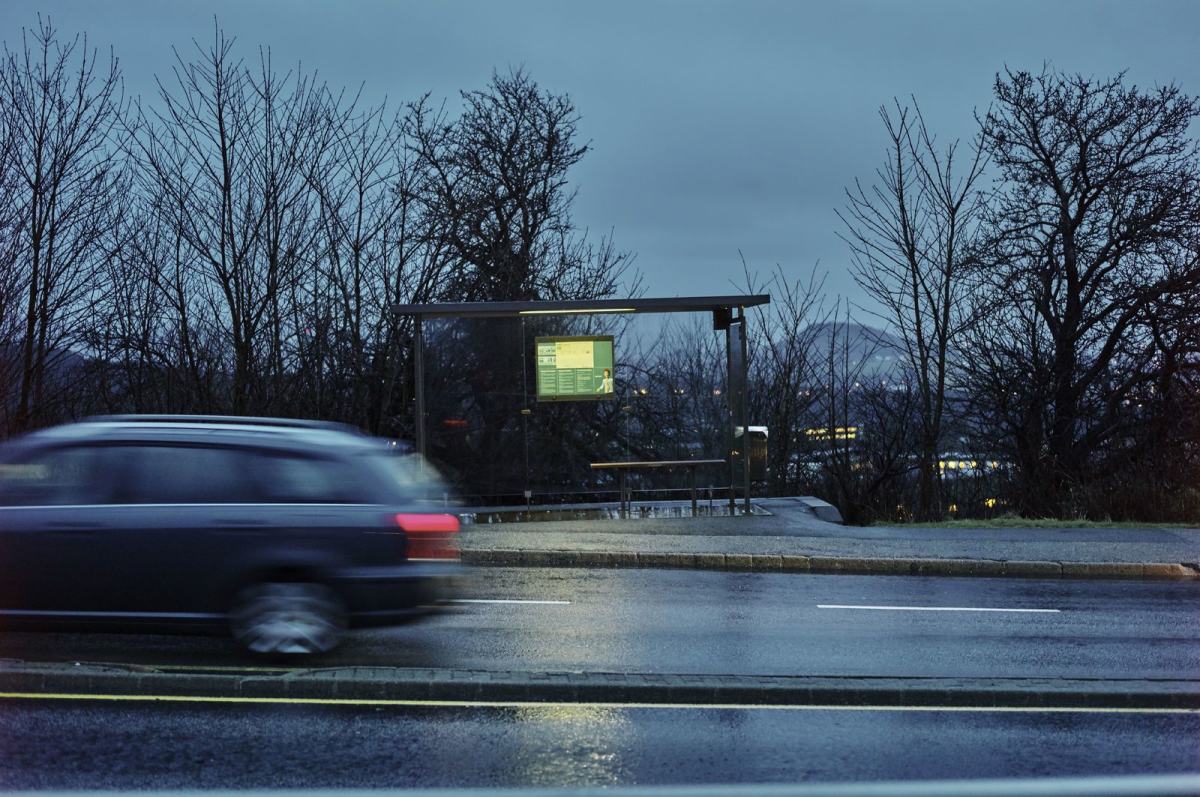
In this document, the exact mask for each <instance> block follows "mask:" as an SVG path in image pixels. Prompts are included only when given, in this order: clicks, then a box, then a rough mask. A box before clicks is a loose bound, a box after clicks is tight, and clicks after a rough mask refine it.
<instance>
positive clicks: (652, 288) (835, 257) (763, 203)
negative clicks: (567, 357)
mask: <svg viewBox="0 0 1200 797" xmlns="http://www.w3.org/2000/svg"><path fill="white" fill-rule="evenodd" d="M39 11H41V12H43V13H48V14H49V15H50V16H51V18H52V19H53V20H54V21H55V22H56V24H57V25H58V26H59V27H60V28H61V29H62V30H63V32H64V33H73V32H86V33H88V35H89V37H90V40H91V43H92V44H95V45H98V46H101V47H107V46H109V45H111V46H112V47H113V48H114V50H115V52H116V54H117V56H118V57H119V58H120V61H121V66H122V69H123V72H124V75H125V80H126V87H127V91H128V92H129V93H132V94H142V95H143V96H150V95H152V94H153V93H154V84H153V79H154V75H155V74H156V73H159V74H165V73H166V72H167V71H168V70H169V69H170V66H171V64H172V59H173V56H172V54H171V47H172V46H176V47H179V48H180V49H181V50H184V51H187V50H188V48H190V47H191V44H190V41H191V39H193V38H197V39H200V40H201V41H209V40H211V35H212V26H213V16H214V15H215V16H216V17H217V18H218V19H219V22H220V24H221V26H222V27H223V28H224V29H225V31H226V33H227V34H230V35H233V36H236V37H237V39H238V44H239V51H240V53H241V54H242V55H244V56H246V57H248V58H249V57H253V56H254V54H255V51H256V47H257V46H258V45H260V44H261V45H268V46H270V47H271V49H272V52H273V56H274V59H275V62H276V63H277V64H280V65H283V64H289V63H295V62H302V63H303V65H304V67H305V68H306V69H316V70H318V71H319V73H320V74H321V75H322V76H323V77H324V78H325V80H327V81H328V82H329V83H330V84H332V85H334V86H349V87H357V86H358V85H360V84H364V85H365V97H366V98H367V99H369V100H372V101H377V100H381V99H383V98H384V97H387V98H388V99H389V101H390V102H391V103H393V104H398V103H402V102H405V101H407V100H410V99H413V98H415V97H417V96H419V95H420V94H422V93H423V92H426V91H429V92H432V93H433V94H434V95H435V96H441V97H452V96H455V95H456V94H457V92H458V91H459V90H460V89H474V88H480V87H483V86H484V85H485V84H486V83H487V81H488V79H489V77H490V74H491V72H492V70H493V68H499V69H502V70H504V69H508V68H509V67H510V66H524V67H526V68H527V69H528V70H529V71H530V73H531V74H532V75H533V77H534V79H535V80H537V81H538V82H539V83H540V84H541V85H542V86H543V87H545V88H548V89H550V90H552V91H555V92H566V93H568V94H570V95H571V97H572V98H573V100H574V101H575V104H576V106H577V107H578V110H579V113H580V115H581V117H582V121H581V124H580V130H581V132H582V134H583V136H584V138H585V139H587V140H589V141H590V142H591V144H592V146H593V150H592V152H591V153H590V154H589V155H588V156H587V157H586V158H585V160H584V161H583V163H582V164H581V165H580V166H578V167H577V169H576V171H575V173H574V183H575V186H576V187H577V188H578V190H579V196H578V200H577V204H576V214H575V215H576V220H577V221H578V222H579V223H580V224H581V225H583V226H587V227H589V228H590V229H591V230H592V231H593V232H594V233H599V232H605V233H606V232H608V231H609V230H610V229H611V230H612V231H613V234H614V236H615V239H616V241H617V243H618V245H619V246H620V247H622V248H626V249H630V250H633V251H634V252H636V254H637V267H638V268H639V269H640V270H641V271H642V272H643V274H644V275H645V284H646V288H647V293H648V294H649V295H652V296H653V295H662V296H672V295H682V294H701V293H727V292H729V291H730V290H731V281H737V282H740V277H741V265H740V262H739V260H738V251H739V250H741V251H742V252H743V253H744V254H745V256H746V258H747V260H748V261H749V263H750V265H751V266H752V267H753V268H756V269H759V270H762V271H766V270H769V269H771V268H772V267H774V266H775V265H776V264H778V265H780V266H782V267H783V268H784V269H785V270H786V271H788V272H789V273H793V274H799V273H800V272H802V271H807V270H809V269H811V268H812V267H813V265H814V264H815V263H817V262H818V261H819V262H820V264H821V267H822V268H823V269H826V270H828V272H829V282H828V286H829V288H830V289H831V290H832V291H834V292H839V293H842V294H845V295H847V296H850V297H851V298H854V299H857V298H858V297H859V293H858V291H857V289H856V288H855V287H854V285H853V282H852V280H851V279H850V277H849V276H848V275H847V273H846V270H845V269H846V262H847V257H846V247H845V244H844V243H843V242H842V241H841V240H840V239H839V238H838V237H837V235H836V233H837V230H838V225H839V222H838V220H837V217H836V216H835V215H834V210H835V208H837V207H838V206H840V205H841V203H842V199H843V193H842V191H843V188H844V186H846V185H847V184H849V183H851V182H853V180H854V179H855V178H856V177H863V178H870V177H871V174H872V171H873V170H874V169H875V168H876V166H877V165H878V164H879V162H880V161H881V158H882V157H883V152H884V140H883V135H882V129H881V126H880V123H879V120H878V117H877V110H878V108H879V106H880V104H881V103H886V102H890V100H891V98H893V97H901V98H907V97H908V96H909V95H915V96H916V97H917V99H918V100H919V101H920V103H921V105H922V107H923V109H924V111H925V114H926V118H927V120H928V121H929V122H930V124H931V126H932V127H933V128H934V129H935V130H936V131H938V132H939V135H940V136H941V137H942V138H945V139H949V138H954V137H963V138H969V137H970V135H971V133H972V130H973V125H974V122H973V116H972V115H973V112H974V111H975V110H976V109H983V108H985V107H986V106H987V104H988V101H989V97H990V91H991V85H992V81H993V79H994V76H995V73H996V72H997V71H998V70H1000V69H1002V68H1003V67H1004V66H1005V65H1008V66H1009V67H1010V68H1014V69H1031V70H1037V69H1040V68H1041V65H1042V64H1043V63H1044V62H1049V63H1051V64H1052V66H1054V67H1056V68H1059V69H1062V70H1065V71H1069V72H1082V73H1085V74H1089V75H1096V76H1107V75H1111V74H1113V73H1115V72H1117V71H1119V70H1122V69H1125V70H1128V73H1129V78H1130V80H1131V81H1132V82H1135V83H1137V84H1139V85H1145V86H1151V85H1156V84H1163V83H1168V82H1176V83H1178V84H1179V85H1181V86H1182V88H1183V89H1184V91H1186V92H1189V93H1200V2H1188V1H1185V0H1179V1H1178V2H1149V1H1146V0H1141V1H1139V2H1133V0H1130V1H1129V2H1068V1H1067V0H1056V1H1054V2H1052V1H1051V0H1040V1H1039V2H1021V1H1019V0H1002V2H979V1H978V0H974V1H973V2H965V1H962V0H956V1H954V2H917V0H910V1H909V2H833V0H829V2H823V3H810V2H747V1H746V0H742V1H740V2H649V0H643V1H642V2H614V0H594V1H593V2H566V1H565V0H548V1H547V2H515V1H513V0H507V1H505V2H501V1H500V0H493V1H489V2H402V1H401V0H370V1H367V0H340V1H339V2H333V1H330V2H321V1H319V0H286V1H285V0H274V1H272V2H267V1H265V0H259V1H256V0H231V1H230V2H215V1H209V2H199V1H193V2H166V0H154V1H153V2H149V1H144V2H138V1H134V0H105V1H104V2H92V1H90V0H88V1H83V0H76V1H68V0H46V1H45V2H18V0H5V1H4V2H3V3H0V37H2V38H3V39H4V41H5V42H6V43H7V44H8V45H9V46H10V47H11V46H13V45H14V44H15V43H18V42H19V37H20V29H21V28H22V27H24V26H28V25H30V24H32V23H33V22H34V21H35V20H36V15H37V13H38V12H39Z"/></svg>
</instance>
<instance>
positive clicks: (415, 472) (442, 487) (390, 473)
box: [364, 451, 446, 503]
mask: <svg viewBox="0 0 1200 797" xmlns="http://www.w3.org/2000/svg"><path fill="white" fill-rule="evenodd" d="M364 459H365V460H366V462H367V463H368V464H369V466H370V469H371V470H372V471H373V472H374V473H376V474H377V475H378V478H379V480H380V481H381V482H382V489H383V490H384V492H385V494H386V497H387V499H388V500H391V501H417V502H430V501H436V502H439V503H440V502H443V501H444V500H445V498H446V483H445V481H443V479H442V476H441V474H440V473H438V471H437V469H436V468H434V467H433V465H431V464H430V463H429V462H428V460H423V459H422V457H421V456H420V455H419V454H394V453H390V452H386V451H381V452H376V453H370V454H366V455H364Z"/></svg>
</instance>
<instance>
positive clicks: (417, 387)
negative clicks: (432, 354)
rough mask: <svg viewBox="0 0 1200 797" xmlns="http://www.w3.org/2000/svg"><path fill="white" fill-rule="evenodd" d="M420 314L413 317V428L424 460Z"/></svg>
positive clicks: (422, 351) (422, 367) (423, 383)
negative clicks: (414, 403)
mask: <svg viewBox="0 0 1200 797" xmlns="http://www.w3.org/2000/svg"><path fill="white" fill-rule="evenodd" d="M421 326H422V319H421V316H419V315H418V316H414V317H413V397H414V398H415V400H416V407H414V408H413V429H414V433H415V434H414V436H415V437H416V442H417V453H418V454H420V455H421V461H422V462H424V461H425V456H426V451H425V446H426V443H425V341H424V334H423V331H422V329H421Z"/></svg>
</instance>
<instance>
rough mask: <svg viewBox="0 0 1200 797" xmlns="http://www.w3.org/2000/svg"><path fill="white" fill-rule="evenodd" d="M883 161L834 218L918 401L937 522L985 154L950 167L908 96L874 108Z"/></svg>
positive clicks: (923, 510) (922, 483) (974, 151)
mask: <svg viewBox="0 0 1200 797" xmlns="http://www.w3.org/2000/svg"><path fill="white" fill-rule="evenodd" d="M879 116H880V118H881V119H882V120H883V125H884V129H885V130H886V131H887V137H888V160H887V162H886V164H885V165H884V166H883V167H881V168H880V169H878V170H876V173H875V174H876V179H877V182H876V183H875V184H874V185H872V186H871V187H870V188H866V187H864V186H863V185H862V183H860V182H857V181H856V182H855V187H854V189H853V190H850V189H847V191H846V196H847V205H846V208H845V210H844V211H839V212H838V215H839V218H841V220H842V222H843V224H844V225H845V227H846V231H845V232H844V233H842V238H843V240H845V241H846V242H847V243H848V244H849V246H850V251H851V258H852V260H851V270H852V272H853V274H854V278H855V281H856V282H857V283H858V284H859V286H861V287H862V288H863V290H864V291H866V292H867V294H868V295H869V296H870V297H871V298H872V299H874V300H875V301H876V302H878V304H879V306H880V307H881V308H883V309H882V310H881V311H880V312H879V317H880V318H881V319H882V320H883V321H884V322H885V323H886V324H887V325H888V327H889V328H891V329H894V330H895V331H896V333H897V334H898V335H899V337H900V339H901V341H902V342H903V347H904V348H903V350H904V354H905V357H906V359H907V366H908V368H909V370H910V372H911V374H912V383H913V387H914V388H915V390H916V394H917V397H918V399H919V401H920V407H921V412H920V415H919V422H920V427H921V428H920V436H919V444H918V446H917V468H918V482H917V484H918V490H917V517H918V519H920V520H933V519H938V518H940V516H941V514H942V507H941V502H940V497H939V490H938V475H939V474H938V454H939V451H940V449H941V447H942V429H943V419H944V416H945V412H946V392H947V384H948V378H949V374H950V369H951V366H952V363H951V360H950V358H951V355H952V350H953V347H954V344H955V342H956V339H957V338H958V336H959V335H960V334H961V332H962V330H963V329H964V328H966V327H967V326H968V325H969V324H970V323H971V322H972V320H973V315H972V314H971V313H970V312H969V309H970V308H971V306H972V305H971V304H970V303H969V302H968V301H966V299H967V296H968V293H969V291H970V280H969V278H968V274H969V269H970V267H971V262H972V249H973V247H974V246H975V243H976V242H975V238H976V232H977V227H978V223H979V220H980V218H981V216H982V211H983V209H984V204H983V201H982V195H981V193H980V192H979V190H978V188H977V184H978V182H979V180H980V177H981V176H982V174H983V171H984V166H985V158H984V154H983V150H982V148H981V147H980V146H979V142H975V144H974V145H973V146H972V147H971V149H970V151H969V152H968V153H967V158H966V161H965V165H963V166H960V164H959V163H956V158H957V157H958V154H959V144H958V142H957V141H956V142H953V143H951V144H950V145H948V146H947V147H945V149H941V148H939V147H938V146H937V144H936V143H935V141H934V138H933V136H932V135H931V134H930V132H929V129H928V127H927V126H926V124H925V119H924V117H923V116H922V115H921V110H920V108H919V107H918V106H917V104H916V101H915V100H914V102H913V105H912V107H911V108H908V107H903V106H901V105H900V103H899V102H896V103H895V111H894V115H893V113H892V112H889V111H888V110H887V109H886V108H880V109H879Z"/></svg>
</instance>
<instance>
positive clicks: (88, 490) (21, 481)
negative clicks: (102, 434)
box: [0, 446, 115, 506]
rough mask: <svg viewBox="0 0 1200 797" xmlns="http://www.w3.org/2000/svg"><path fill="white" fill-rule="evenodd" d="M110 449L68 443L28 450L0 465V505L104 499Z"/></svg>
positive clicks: (109, 494)
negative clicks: (55, 446) (11, 460)
mask: <svg viewBox="0 0 1200 797" xmlns="http://www.w3.org/2000/svg"><path fill="white" fill-rule="evenodd" d="M114 458H115V457H114V455H113V452H112V450H111V449H109V448H106V447H100V446H69V447H65V448H53V449H49V450H43V451H36V452H31V453H30V454H28V455H26V456H24V457H19V458H17V460H15V461H13V462H7V463H4V464H2V465H0V506H68V505H72V504H101V503H107V502H108V501H109V500H110V499H111V497H112V492H111V477H112V475H113V472H114V467H113V460H114Z"/></svg>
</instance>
